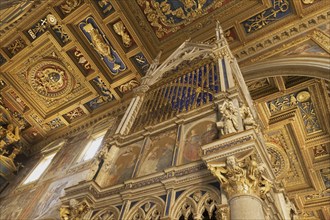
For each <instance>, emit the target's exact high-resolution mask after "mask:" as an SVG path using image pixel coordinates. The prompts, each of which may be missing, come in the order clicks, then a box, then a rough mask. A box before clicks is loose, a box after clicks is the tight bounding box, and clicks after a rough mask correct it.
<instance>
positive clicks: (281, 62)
mask: <svg viewBox="0 0 330 220" xmlns="http://www.w3.org/2000/svg"><path fill="white" fill-rule="evenodd" d="M279 67H280V68H279ZM241 70H242V73H243V75H244V78H245V80H253V79H258V78H265V77H273V76H284V75H294V76H307V77H313V78H320V79H326V80H330V76H329V70H330V67H329V59H328V58H325V57H292V58H290V57H286V58H279V59H273V60H267V61H263V62H259V63H255V64H252V65H249V66H245V67H242V68H241ZM306 70H308V71H306Z"/></svg>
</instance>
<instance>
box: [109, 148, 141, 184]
mask: <svg viewBox="0 0 330 220" xmlns="http://www.w3.org/2000/svg"><path fill="white" fill-rule="evenodd" d="M136 150H137V149H136V148H132V147H130V148H128V149H126V150H125V151H124V153H122V154H120V155H119V156H118V158H117V159H116V162H115V164H113V165H112V166H111V165H110V166H111V167H110V169H109V173H110V175H109V178H108V181H107V185H108V186H110V185H115V184H117V183H122V182H123V181H125V180H128V179H130V178H131V177H132V172H133V169H134V166H135V162H136V158H137V156H136V154H137V152H136Z"/></svg>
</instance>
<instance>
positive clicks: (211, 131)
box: [202, 122, 218, 145]
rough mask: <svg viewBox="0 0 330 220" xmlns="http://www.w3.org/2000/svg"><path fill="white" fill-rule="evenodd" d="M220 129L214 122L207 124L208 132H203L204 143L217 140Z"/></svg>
mask: <svg viewBox="0 0 330 220" xmlns="http://www.w3.org/2000/svg"><path fill="white" fill-rule="evenodd" d="M217 133H218V130H217V128H216V126H215V124H214V123H211V122H210V123H209V124H207V125H206V132H205V133H203V134H202V145H204V144H208V143H211V142H212V141H214V140H216V139H217V137H218V135H217Z"/></svg>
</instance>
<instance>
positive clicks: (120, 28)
mask: <svg viewBox="0 0 330 220" xmlns="http://www.w3.org/2000/svg"><path fill="white" fill-rule="evenodd" d="M113 29H114V30H115V32H116V33H117V34H118V35H119V36H121V39H122V41H123V44H124V46H125V47H130V46H131V45H132V39H131V37H130V36H129V35H128V33H127V32H126V27H125V26H124V23H123V22H122V21H118V22H117V23H115V24H114V25H113Z"/></svg>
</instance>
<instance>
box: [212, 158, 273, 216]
mask: <svg viewBox="0 0 330 220" xmlns="http://www.w3.org/2000/svg"><path fill="white" fill-rule="evenodd" d="M208 168H209V170H210V171H211V172H212V174H213V175H214V176H215V177H216V178H217V179H218V180H219V182H220V183H221V187H222V188H223V190H224V191H225V192H226V194H227V195H228V198H229V200H228V203H229V208H230V219H232V220H236V219H237V220H242V219H251V220H256V219H258V220H263V219H265V214H264V212H263V208H262V203H263V201H262V198H264V197H265V195H266V193H268V192H269V191H270V189H271V188H272V183H271V181H269V180H268V179H267V178H266V177H265V176H264V172H265V168H264V165H263V164H259V163H257V161H256V160H255V159H254V158H253V157H251V156H250V157H247V158H245V159H244V160H241V161H238V160H237V158H236V157H235V156H229V157H227V158H226V161H225V163H222V164H220V163H219V164H217V163H210V164H208Z"/></svg>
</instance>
